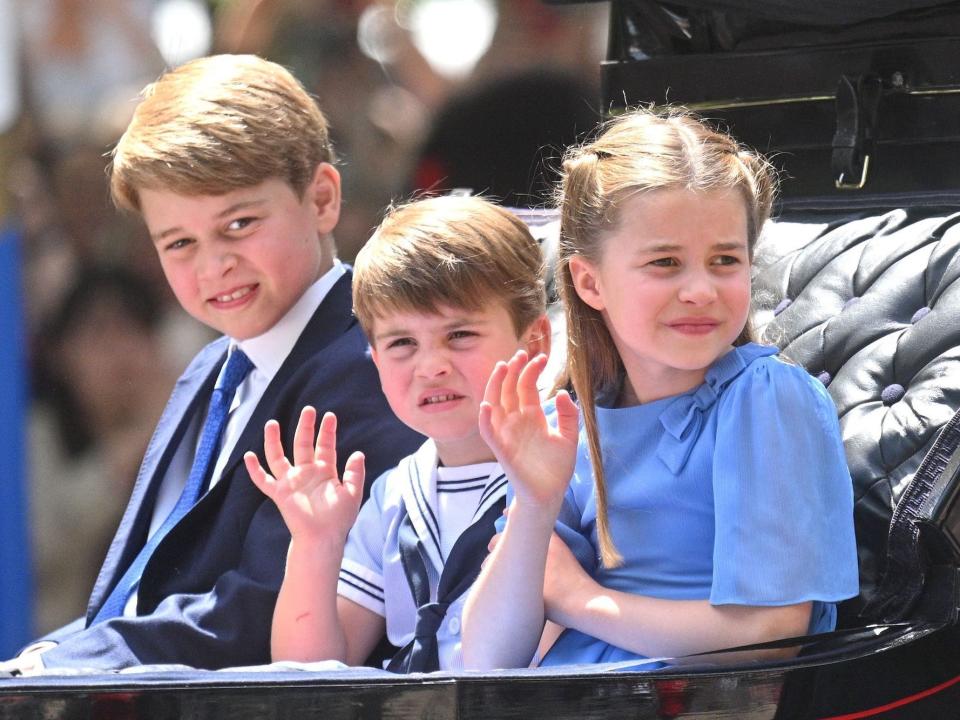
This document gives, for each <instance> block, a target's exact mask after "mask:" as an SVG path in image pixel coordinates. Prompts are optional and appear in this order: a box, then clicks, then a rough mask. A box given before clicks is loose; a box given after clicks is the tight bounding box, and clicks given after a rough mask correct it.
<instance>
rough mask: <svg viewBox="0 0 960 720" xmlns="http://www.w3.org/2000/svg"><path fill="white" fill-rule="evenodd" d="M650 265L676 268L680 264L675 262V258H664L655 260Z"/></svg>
mask: <svg viewBox="0 0 960 720" xmlns="http://www.w3.org/2000/svg"><path fill="white" fill-rule="evenodd" d="M650 264H651V265H653V266H654V267H677V266H678V265H679V264H680V263H679V262H677V259H676V258H672V257H665V258H657V259H656V260H651V261H650Z"/></svg>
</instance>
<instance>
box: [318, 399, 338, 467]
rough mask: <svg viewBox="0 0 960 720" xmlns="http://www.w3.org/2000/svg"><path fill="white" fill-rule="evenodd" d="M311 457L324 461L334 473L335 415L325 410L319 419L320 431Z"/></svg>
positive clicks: (335, 445) (335, 459)
mask: <svg viewBox="0 0 960 720" xmlns="http://www.w3.org/2000/svg"><path fill="white" fill-rule="evenodd" d="M313 459H314V460H317V461H319V462H322V463H325V464H326V466H327V467H328V468H332V470H331V473H332V474H334V475H335V474H336V469H335V468H336V467H337V416H336V415H334V414H333V413H332V412H325V413H324V414H323V419H322V420H320V432H319V434H318V435H317V447H316V450H315V451H314V454H313Z"/></svg>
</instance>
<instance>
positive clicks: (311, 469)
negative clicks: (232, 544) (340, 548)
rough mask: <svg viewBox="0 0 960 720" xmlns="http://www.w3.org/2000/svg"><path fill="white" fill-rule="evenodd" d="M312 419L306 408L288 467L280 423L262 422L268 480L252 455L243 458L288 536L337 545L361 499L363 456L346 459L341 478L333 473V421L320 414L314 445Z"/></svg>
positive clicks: (330, 415) (328, 415) (314, 415)
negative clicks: (281, 519) (278, 516)
mask: <svg viewBox="0 0 960 720" xmlns="http://www.w3.org/2000/svg"><path fill="white" fill-rule="evenodd" d="M316 419H317V411H316V410H314V409H313V408H312V407H310V406H307V407H305V408H304V409H303V411H302V412H301V413H300V420H299V421H298V422H297V430H296V432H295V433H294V437H293V462H292V463H291V462H290V461H289V460H288V459H287V457H286V455H285V454H284V452H283V444H282V442H281V440H280V425H279V424H278V423H277V421H276V420H270V421H269V422H268V423H267V424H266V426H265V427H264V429H263V450H264V455H265V456H266V459H267V465H268V466H269V468H270V472H271V473H273V475H272V476H271V475H269V474H267V472H266V471H265V470H264V469H263V467H262V466H261V465H260V460H259V459H258V458H257V456H256V454H255V453H252V452H248V453H246V454H245V455H244V456H243V460H244V463H245V464H246V466H247V471H248V472H249V473H250V479H251V480H253V482H254V484H255V485H256V486H257V487H258V488H260V490H261V492H263V494H264V495H266V496H267V497H269V498H270V499H271V500H273V501H274V502H275V503H276V504H277V507H278V508H279V510H280V514H281V515H282V516H283V520H284V522H285V523H286V524H287V529H288V530H289V531H290V534H291V535H292V536H294V537H301V538H308V539H329V540H330V541H333V542H338V543H341V544H342V543H343V542H345V541H346V538H347V533H348V532H349V531H350V528H351V527H352V526H353V523H354V521H355V520H356V518H357V513H358V512H359V509H360V501H361V499H362V498H363V479H364V458H363V453H360V452H355V453H353V454H352V455H351V456H350V457H349V459H348V460H347V464H346V467H345V468H344V472H343V478H342V479H341V478H340V476H339V475H338V473H337V417H336V415H334V414H333V413H330V412H328V413H326V414H325V415H324V416H323V419H322V420H321V421H320V432H319V433H318V434H317V439H316V444H314V439H313V438H314V428H315V426H316Z"/></svg>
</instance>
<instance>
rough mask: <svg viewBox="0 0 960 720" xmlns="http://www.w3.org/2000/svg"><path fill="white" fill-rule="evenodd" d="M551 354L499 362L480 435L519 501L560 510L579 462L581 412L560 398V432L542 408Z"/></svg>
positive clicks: (483, 410)
mask: <svg viewBox="0 0 960 720" xmlns="http://www.w3.org/2000/svg"><path fill="white" fill-rule="evenodd" d="M546 364H547V358H546V356H545V355H542V354H541V355H537V356H536V357H534V358H533V359H528V357H527V353H525V352H524V351H522V350H521V351H519V352H517V354H516V355H514V356H513V357H512V358H511V359H510V361H509V362H506V363H504V362H499V363H497V365H496V367H495V368H494V370H493V373H492V374H491V375H490V380H489V381H488V382H487V387H486V390H485V392H484V396H483V402H482V403H481V404H480V434H481V435H482V436H483V439H484V441H486V443H487V445H488V446H489V447H490V449H491V450H492V451H493V453H494V454H495V455H496V456H497V460H498V461H499V462H500V464H501V465H502V466H503V469H504V470H505V471H506V473H507V477H508V478H510V480H511V481H512V482H513V483H514V488H515V491H516V494H517V497H518V499H523V500H527V501H529V502H531V503H534V504H536V505H546V506H550V507H553V508H555V509H559V503H560V501H561V500H562V499H563V494H564V492H565V490H566V488H567V485H568V484H569V482H570V478H571V476H572V475H573V468H574V465H575V463H576V457H577V438H578V435H579V424H578V418H579V413H578V410H577V407H576V405H574V403H573V400H571V399H570V396H569V395H568V394H567V393H566V392H565V391H563V390H561V391H560V392H559V393H557V396H556V408H557V427H556V428H552V427H550V424H549V423H548V422H547V418H546V415H545V414H544V412H543V408H542V407H541V405H540V394H539V392H538V391H537V378H538V377H539V376H540V373H542V372H543V369H544V367H546Z"/></svg>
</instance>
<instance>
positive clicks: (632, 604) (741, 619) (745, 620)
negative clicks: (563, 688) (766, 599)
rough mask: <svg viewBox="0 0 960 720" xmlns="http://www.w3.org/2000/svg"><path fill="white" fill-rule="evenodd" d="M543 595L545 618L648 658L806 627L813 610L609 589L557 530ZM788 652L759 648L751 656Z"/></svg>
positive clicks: (758, 639) (755, 640) (793, 632)
mask: <svg viewBox="0 0 960 720" xmlns="http://www.w3.org/2000/svg"><path fill="white" fill-rule="evenodd" d="M508 526H509V523H508ZM544 603H545V607H546V613H547V617H548V618H550V620H552V621H554V622H556V623H559V624H560V625H564V626H566V627H570V628H574V629H576V630H579V631H580V632H583V633H585V634H587V635H590V636H592V637H595V638H598V639H600V640H603V641H605V642H608V643H610V644H611V645H616V646H617V647H620V648H623V649H624V650H629V651H631V652H635V653H638V654H640V655H643V656H645V657H651V658H656V657H671V658H672V657H680V656H683V655H690V654H692V653H699V652H707V651H710V650H719V649H722V648H729V647H735V646H738V645H750V644H753V643H761V642H766V641H769V640H778V639H781V638H787V637H795V636H798V635H805V634H806V632H807V628H808V625H809V622H810V611H811V603H809V602H805V603H798V604H796V605H784V606H776V607H759V606H745V605H712V604H710V602H709V601H708V600H665V599H661V598H653V597H647V596H643V595H634V594H632V593H626V592H621V591H618V590H610V589H608V588H605V587H603V586H601V585H599V584H598V583H597V582H596V581H595V580H594V579H593V578H592V577H590V575H588V574H587V573H586V572H584V570H583V568H582V567H581V566H580V563H578V562H577V560H576V558H575V557H574V556H573V553H571V552H570V550H569V549H568V548H567V546H566V545H565V544H564V543H563V541H562V540H561V539H560V538H559V537H557V536H556V535H554V536H553V538H552V539H551V541H550V547H549V554H548V560H547V571H546V575H545V587H544ZM792 652H793V651H792V650H791V649H786V650H778V651H757V653H756V657H766V658H771V657H772V656H777V655H784V654H786V656H789V654H790V653H792ZM741 657H742V656H741ZM744 659H745V658H744Z"/></svg>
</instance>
